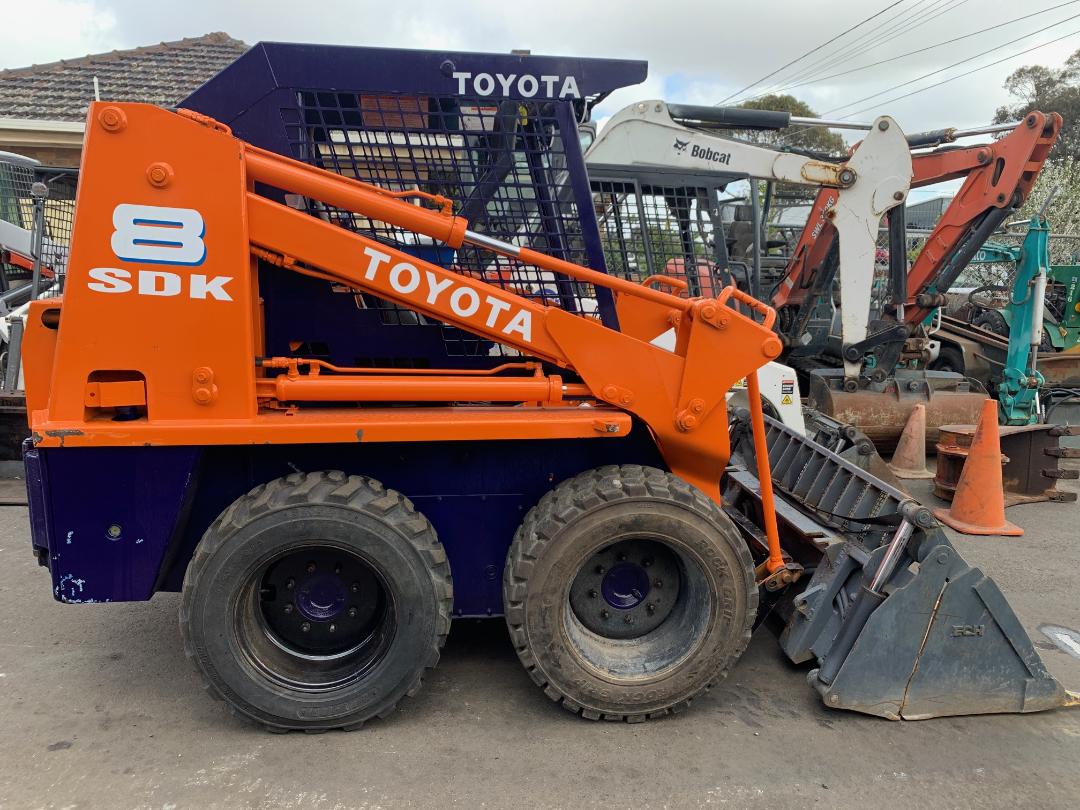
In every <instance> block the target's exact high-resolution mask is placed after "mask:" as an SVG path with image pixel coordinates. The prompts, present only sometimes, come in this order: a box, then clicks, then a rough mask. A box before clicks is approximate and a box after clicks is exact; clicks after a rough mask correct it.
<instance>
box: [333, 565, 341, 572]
mask: <svg viewBox="0 0 1080 810" xmlns="http://www.w3.org/2000/svg"><path fill="white" fill-rule="evenodd" d="M334 573H335V574H340V573H341V563H338V564H337V565H335V566H334Z"/></svg>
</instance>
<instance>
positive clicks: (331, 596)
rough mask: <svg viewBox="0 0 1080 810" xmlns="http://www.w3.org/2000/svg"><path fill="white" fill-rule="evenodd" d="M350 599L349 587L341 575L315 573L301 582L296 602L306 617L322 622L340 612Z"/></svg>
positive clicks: (297, 590)
mask: <svg viewBox="0 0 1080 810" xmlns="http://www.w3.org/2000/svg"><path fill="white" fill-rule="evenodd" d="M348 599H349V589H348V588H347V587H346V586H345V583H344V582H343V581H342V579H341V577H340V576H338V575H336V574H331V573H322V574H320V573H315V574H313V575H311V576H309V577H307V579H305V580H303V581H302V582H301V583H300V586H299V587H298V588H297V589H296V600H295V602H296V607H297V608H299V610H300V613H301V614H303V615H304V617H305V618H308V619H311V620H312V621H316V622H321V621H326V620H327V619H333V618H334V617H335V616H337V615H338V614H340V613H341V612H342V611H343V610H344V609H345V603H346V602H347V601H348Z"/></svg>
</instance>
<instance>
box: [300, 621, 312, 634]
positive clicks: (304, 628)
mask: <svg viewBox="0 0 1080 810" xmlns="http://www.w3.org/2000/svg"><path fill="white" fill-rule="evenodd" d="M310 629H311V624H310V623H308V622H304V623H303V624H302V625H300V632H302V633H306V632H308V631H309V630H310Z"/></svg>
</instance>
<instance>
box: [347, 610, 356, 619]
mask: <svg viewBox="0 0 1080 810" xmlns="http://www.w3.org/2000/svg"><path fill="white" fill-rule="evenodd" d="M356 614H357V610H356V608H354V607H351V608H349V618H350V619H355V618H356Z"/></svg>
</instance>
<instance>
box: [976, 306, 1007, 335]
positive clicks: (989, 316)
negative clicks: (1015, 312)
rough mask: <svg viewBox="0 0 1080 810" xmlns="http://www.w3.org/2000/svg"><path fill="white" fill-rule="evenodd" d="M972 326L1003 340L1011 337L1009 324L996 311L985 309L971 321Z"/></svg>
mask: <svg viewBox="0 0 1080 810" xmlns="http://www.w3.org/2000/svg"><path fill="white" fill-rule="evenodd" d="M971 325H972V326H976V327H978V328H979V329H985V330H986V331H987V332H992V333H993V334H995V335H999V336H1000V337H1003V338H1008V337H1009V322H1008V321H1006V320H1005V316H1004V315H1002V314H1001V313H1000V312H998V311H997V310H996V309H984V310H983V311H982V312H980V313H979V314H978V315H976V316H975V318H974V319H973V320H972V321H971Z"/></svg>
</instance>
